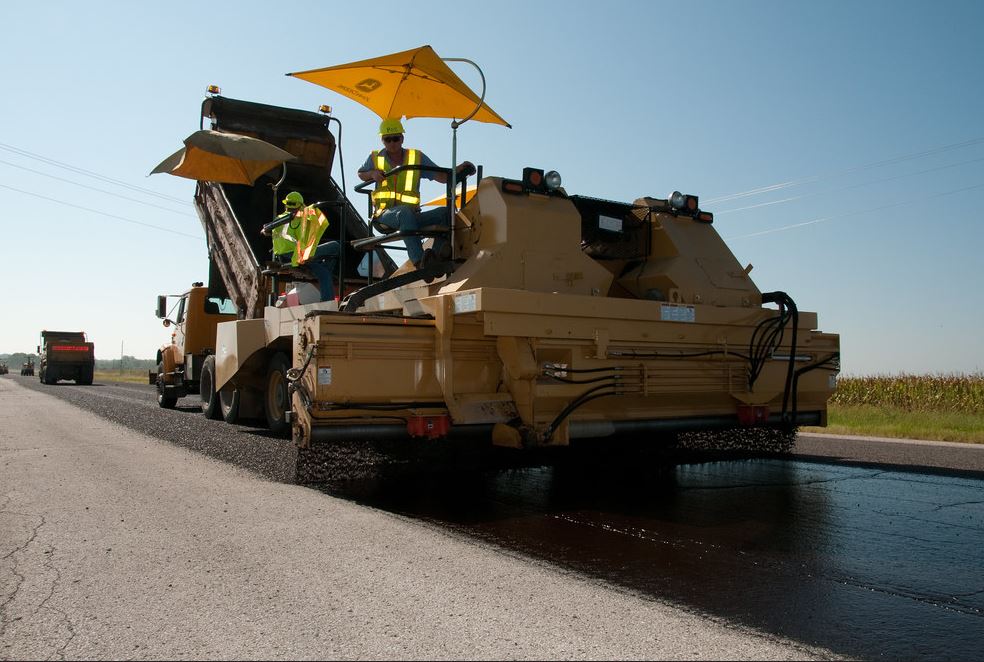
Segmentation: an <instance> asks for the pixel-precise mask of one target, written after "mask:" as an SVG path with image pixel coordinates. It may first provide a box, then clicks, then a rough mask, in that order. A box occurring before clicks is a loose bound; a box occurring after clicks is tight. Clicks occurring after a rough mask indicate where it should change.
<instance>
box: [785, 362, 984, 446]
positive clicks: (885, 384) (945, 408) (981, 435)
mask: <svg viewBox="0 0 984 662" xmlns="http://www.w3.org/2000/svg"><path fill="white" fill-rule="evenodd" d="M803 431H805V432H829V433H832V434H856V435H862V436H874V437H902V438H909V439H932V440H936V441H963V442H971V443H977V444H980V443H984V375H981V374H974V375H907V374H900V375H875V376H871V377H842V378H840V379H839V380H838V384H837V392H836V393H835V394H834V396H833V397H832V398H831V399H830V404H829V407H828V412H827V427H826V428H812V427H807V428H803Z"/></svg>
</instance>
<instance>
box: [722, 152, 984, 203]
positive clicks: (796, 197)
mask: <svg viewBox="0 0 984 662" xmlns="http://www.w3.org/2000/svg"><path fill="white" fill-rule="evenodd" d="M981 161H984V157H982V158H979V159H971V160H969V161H962V162H960V163H951V164H949V165H945V166H939V167H937V168H929V169H927V170H920V171H918V172H909V173H906V174H904V175H895V176H894V177H884V178H882V179H875V180H872V181H870V182H862V183H860V184H851V185H850V186H842V187H840V188H835V189H831V190H827V191H818V192H817V193H805V194H803V195H794V196H793V197H791V198H783V199H782V200H772V201H771V202H760V203H759V204H757V205H748V206H747V207H736V208H734V209H722V210H720V211H717V212H715V213H716V214H718V215H721V214H730V213H733V212H738V211H747V210H749V209H758V208H760V207H770V206H772V205H778V204H782V203H784V202H794V201H796V200H805V199H806V198H815V197H817V196H819V195H830V194H831V193H838V192H840V191H849V190H851V189H855V188H862V187H864V186H871V185H872V184H882V183H884V182H891V181H895V180H896V179H904V178H906V177H915V176H917V175H925V174H927V173H930V172H937V171H940V170H946V169H947V168H957V167H959V166H964V165H970V164H971V163H980V162H981Z"/></svg>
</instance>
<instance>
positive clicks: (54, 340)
mask: <svg viewBox="0 0 984 662" xmlns="http://www.w3.org/2000/svg"><path fill="white" fill-rule="evenodd" d="M38 356H39V357H40V359H39V362H40V366H39V367H38V379H39V380H40V381H41V383H42V384H54V383H56V382H57V381H58V380H60V379H74V380H75V383H76V384H91V383H92V373H93V372H94V370H95V367H96V353H95V345H93V343H91V342H89V341H88V339H87V338H86V336H85V332H84V331H42V332H41V344H40V345H38ZM30 374H32V375H33V374H34V368H33V366H32V368H31V373H30Z"/></svg>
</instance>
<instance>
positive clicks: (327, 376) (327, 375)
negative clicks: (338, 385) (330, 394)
mask: <svg viewBox="0 0 984 662" xmlns="http://www.w3.org/2000/svg"><path fill="white" fill-rule="evenodd" d="M329 384H331V366H328V367H327V368H318V386H327V385H329Z"/></svg>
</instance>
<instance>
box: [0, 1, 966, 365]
mask: <svg viewBox="0 0 984 662" xmlns="http://www.w3.org/2000/svg"><path fill="white" fill-rule="evenodd" d="M603 4H604V6H602V5H603ZM273 7H274V5H272V4H270V3H259V2H250V1H245V0H244V1H240V2H221V1H219V2H214V3H208V4H201V3H192V2H183V1H174V2H168V3H133V2H99V3H77V2H46V3H31V4H28V3H18V4H16V5H11V6H7V7H5V9H4V28H5V29H4V30H3V33H4V34H3V39H2V40H0V57H2V60H0V61H2V62H3V65H2V68H0V94H2V97H0V98H2V101H3V102H2V103H0V210H2V212H0V219H2V221H0V222H2V224H3V225H2V227H3V235H4V236H5V237H6V241H5V242H4V243H3V246H4V258H3V259H2V260H0V277H2V281H3V282H4V283H5V284H6V285H5V288H6V291H7V297H6V300H7V306H6V307H5V311H6V312H5V313H3V315H2V317H3V322H2V324H0V353H7V352H15V351H30V350H33V348H34V347H35V345H36V344H37V336H38V332H39V331H40V330H41V329H42V328H65V329H84V330H86V331H87V332H88V333H89V335H90V338H91V339H92V340H93V341H94V342H95V343H96V355H97V357H98V358H115V357H118V356H119V355H120V352H121V347H122V351H123V352H124V353H126V354H127V355H132V356H137V357H140V358H150V357H152V356H153V355H154V352H155V350H156V348H157V347H158V346H159V345H160V344H161V343H162V342H165V341H167V340H168V339H169V333H168V332H167V331H166V330H165V329H163V328H162V327H161V326H160V322H159V321H158V320H157V319H156V318H155V317H154V314H153V310H154V300H155V297H156V295H157V294H161V293H177V292H180V291H183V290H184V289H186V288H187V287H188V285H189V284H190V283H191V282H192V281H195V280H201V279H204V278H205V277H206V275H207V274H206V272H207V255H206V249H205V242H204V238H203V233H202V230H201V225H200V222H199V221H198V218H197V216H196V214H195V212H194V209H193V208H192V206H191V196H192V192H193V188H194V183H193V182H190V181H187V180H183V179H179V178H174V177H169V176H166V175H154V176H153V177H147V176H146V174H147V173H148V172H149V171H150V170H151V169H152V168H153V167H154V166H155V165H156V164H157V163H158V162H159V161H160V160H162V159H163V158H164V157H165V156H167V155H169V154H171V153H172V152H173V151H174V150H176V149H177V148H178V147H179V146H180V143H181V140H182V139H183V138H184V137H186V136H187V135H188V134H190V133H192V132H193V131H194V130H196V129H198V112H199V107H200V103H201V101H202V99H203V98H204V96H205V87H206V86H207V85H208V84H211V83H214V84H218V85H220V86H221V87H222V89H223V94H224V95H226V96H229V97H233V98H238V99H248V100H252V101H259V102H263V103H270V104H275V105H281V106H287V107H293V108H302V109H308V110H315V109H316V108H317V107H318V105H320V104H322V103H327V104H330V105H332V106H333V107H334V109H335V115H336V116H337V117H339V118H340V119H341V121H342V122H343V125H344V136H343V145H342V146H343V150H344V154H343V155H344V159H345V165H346V170H347V172H346V176H347V180H348V185H349V188H350V189H351V187H352V186H354V184H355V183H356V180H355V176H354V172H355V170H356V169H357V168H358V166H359V164H360V163H361V162H362V160H363V159H364V158H365V156H366V154H367V153H368V152H369V151H370V150H371V149H374V148H375V147H376V146H377V144H378V138H377V135H376V126H377V125H378V118H376V117H375V116H374V115H373V114H372V113H370V112H369V111H368V110H366V109H364V108H363V107H361V106H359V105H357V104H355V103H353V102H350V101H348V100H347V99H344V98H343V97H341V96H339V95H336V94H334V93H332V92H330V91H329V90H325V89H323V88H320V87H317V86H315V85H312V84H310V83H306V82H304V81H300V80H297V79H293V78H289V77H285V76H284V74H285V73H286V72H289V71H303V70H306V69H312V68H317V67H323V66H329V65H332V64H339V63H342V62H347V61H351V60H356V59H362V58H367V57H372V56H375V55H380V54H384V53H390V52H395V51H399V50H405V49H408V48H413V47H416V46H419V45H422V44H430V45H432V46H433V47H434V49H435V50H436V51H437V52H438V54H440V55H442V56H444V57H464V58H469V59H471V60H474V61H475V62H477V63H478V64H479V65H480V66H481V67H482V69H483V71H484V73H485V76H486V79H487V83H488V91H487V101H488V103H489V104H490V105H491V106H492V107H493V108H494V109H495V110H496V111H497V112H498V113H499V114H500V115H502V116H503V117H505V118H506V119H507V120H508V121H509V122H510V123H511V124H512V125H513V128H512V129H505V128H503V127H499V126H495V125H484V124H476V123H468V124H466V125H464V126H463V127H462V128H461V129H460V130H459V132H458V151H459V156H460V158H463V159H469V160H471V161H473V162H475V163H480V164H482V165H484V167H485V173H486V174H490V175H502V176H516V175H518V174H519V172H520V171H521V169H522V168H523V166H527V165H532V166H537V167H542V168H545V169H556V170H558V171H559V172H560V173H561V174H562V175H563V177H564V184H565V188H567V190H568V191H569V192H571V193H579V194H582V195H590V196H594V197H602V198H610V199H615V200H625V201H631V200H634V199H635V198H637V197H641V196H644V195H651V196H657V197H665V196H666V194H668V193H669V192H671V191H673V190H675V189H676V190H681V191H684V192H686V193H693V194H697V195H700V197H701V206H702V207H703V208H705V209H708V210H710V211H713V212H715V226H716V227H717V229H718V232H720V234H721V235H722V236H723V237H724V238H725V239H726V240H727V241H728V243H729V246H730V247H731V249H732V251H733V252H734V253H735V255H736V256H737V258H738V260H739V261H740V262H741V263H742V264H747V263H751V264H752V265H754V270H753V271H752V273H751V276H752V278H753V280H754V281H755V282H756V284H757V285H758V287H759V288H760V289H761V290H763V291H769V290H783V291H786V292H787V293H789V294H790V295H791V296H792V297H793V298H794V299H795V300H796V302H797V304H798V305H799V308H800V309H801V310H810V311H816V312H818V313H819V317H820V328H821V329H823V330H825V331H830V332H837V333H840V334H841V349H842V354H843V359H842V365H843V370H844V372H845V373H846V374H853V375H863V374H875V373H879V374H891V373H896V372H901V371H905V372H916V373H924V372H981V371H984V349H982V344H981V342H980V340H979V338H978V335H979V330H980V329H981V328H984V294H982V292H981V287H982V283H981V281H982V278H981V275H982V268H981V266H980V264H981V259H980V255H981V253H982V249H984V218H982V213H981V209H982V207H984V121H982V118H984V67H982V63H984V27H982V26H984V3H981V2H978V1H972V2H947V1H944V2H933V3H930V2H898V1H893V2H823V3H809V4H807V3H801V2H725V1H723V0H722V1H717V2H657V1H652V2H617V1H616V2H611V3H598V2H565V3H541V4H537V3H524V2H508V1H507V2H499V3H491V4H490V3H476V4H475V5H474V7H475V8H474V9H472V8H471V6H470V5H467V4H465V5H453V6H451V5H447V4H446V3H439V2H433V3H432V2H426V1H418V2H415V3H411V4H409V5H408V4H407V3H391V2H376V3H372V4H364V3H340V2H284V3H280V4H279V5H277V6H276V7H277V9H276V10H274V9H273ZM451 7H453V11H449V9H450V8H451ZM453 67H454V68H455V70H456V71H457V72H458V73H459V75H460V76H461V77H462V78H463V79H464V80H465V81H466V82H467V83H469V84H471V85H472V86H473V87H478V85H479V80H478V77H477V75H476V74H474V72H473V71H470V70H469V68H468V66H467V65H460V64H459V65H453ZM406 126H407V133H408V141H407V143H408V145H412V146H416V147H419V148H421V149H423V150H424V151H425V152H427V153H428V155H429V156H431V158H433V159H434V160H435V161H437V162H438V163H440V164H447V163H448V162H449V161H450V152H451V147H450V128H449V123H448V122H447V121H445V120H434V119H416V120H411V121H408V122H407V124H406ZM334 175H335V178H336V179H340V176H341V173H340V171H339V169H338V164H337V161H336V169H335V172H334ZM763 189H765V190H763ZM428 192H429V191H427V190H426V189H425V191H424V194H425V195H427V194H428ZM438 192H439V191H438V190H437V189H435V190H434V191H432V193H433V194H437V193H438ZM350 197H353V198H354V197H355V196H354V195H351V196H350ZM358 202H359V204H360V207H359V208H361V197H360V198H359V201H358Z"/></svg>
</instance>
